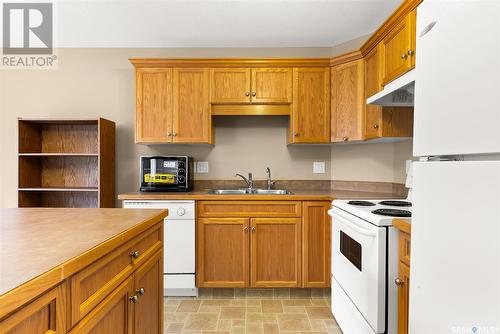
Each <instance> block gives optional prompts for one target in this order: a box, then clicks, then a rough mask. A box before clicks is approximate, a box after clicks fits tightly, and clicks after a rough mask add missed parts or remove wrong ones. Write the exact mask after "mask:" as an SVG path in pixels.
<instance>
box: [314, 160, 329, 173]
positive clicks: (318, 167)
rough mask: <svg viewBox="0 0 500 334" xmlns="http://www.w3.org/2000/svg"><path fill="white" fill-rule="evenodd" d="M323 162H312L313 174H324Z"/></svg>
mask: <svg viewBox="0 0 500 334" xmlns="http://www.w3.org/2000/svg"><path fill="white" fill-rule="evenodd" d="M325 172H326V171H325V162H324V161H314V162H313V173H314V174H325Z"/></svg>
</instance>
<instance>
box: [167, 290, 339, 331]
mask: <svg viewBox="0 0 500 334" xmlns="http://www.w3.org/2000/svg"><path fill="white" fill-rule="evenodd" d="M329 298H330V296H329V294H328V292H327V290H323V289H213V290H212V289H203V290H200V296H199V297H198V298H185V297H182V298H181V297H178V298H165V302H164V310H165V313H164V315H165V317H164V324H165V333H192V334H195V333H196V334H209V333H212V334H243V333H244V334H261V333H262V334H278V333H287V334H302V333H310V334H312V333H316V334H320V333H321V334H328V333H333V334H342V332H341V331H340V329H339V328H338V325H337V322H336V321H335V319H334V318H333V316H332V313H331V311H330V307H329V305H330V299H329Z"/></svg>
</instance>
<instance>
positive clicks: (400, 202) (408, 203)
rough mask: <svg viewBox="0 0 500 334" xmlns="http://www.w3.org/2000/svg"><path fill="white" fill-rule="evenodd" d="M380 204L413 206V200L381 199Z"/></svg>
mask: <svg viewBox="0 0 500 334" xmlns="http://www.w3.org/2000/svg"><path fill="white" fill-rule="evenodd" d="M378 204H381V205H389V206H411V202H406V201H381V202H378Z"/></svg>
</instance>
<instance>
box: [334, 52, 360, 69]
mask: <svg viewBox="0 0 500 334" xmlns="http://www.w3.org/2000/svg"><path fill="white" fill-rule="evenodd" d="M361 58H363V54H362V53H361V51H360V50H355V51H352V52H349V53H344V54H342V55H339V56H335V57H333V58H331V59H330V66H332V67H333V66H337V65H341V64H345V63H349V62H351V61H355V60H358V59H361Z"/></svg>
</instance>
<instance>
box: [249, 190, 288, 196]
mask: <svg viewBox="0 0 500 334" xmlns="http://www.w3.org/2000/svg"><path fill="white" fill-rule="evenodd" d="M252 194H257V195H293V193H292V192H291V191H290V190H286V189H254V190H253V191H252Z"/></svg>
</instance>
